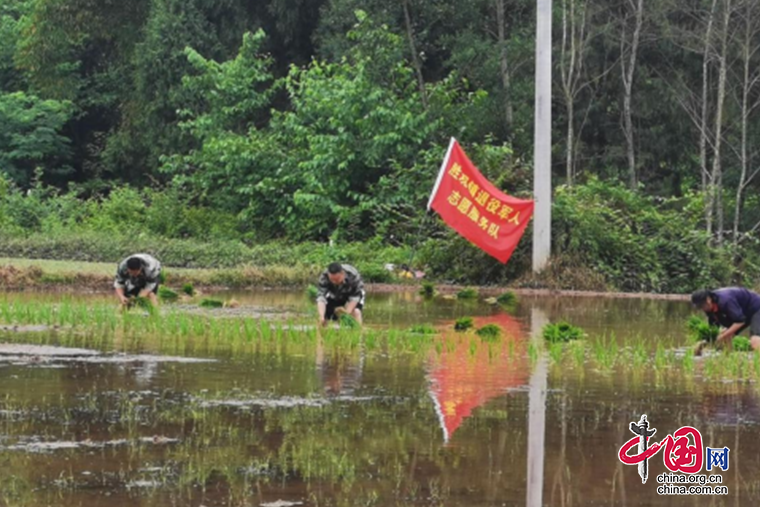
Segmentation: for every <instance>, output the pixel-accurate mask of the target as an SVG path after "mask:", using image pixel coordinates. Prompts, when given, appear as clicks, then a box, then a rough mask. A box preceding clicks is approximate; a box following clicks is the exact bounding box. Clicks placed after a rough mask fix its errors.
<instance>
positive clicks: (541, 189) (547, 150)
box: [533, 0, 552, 273]
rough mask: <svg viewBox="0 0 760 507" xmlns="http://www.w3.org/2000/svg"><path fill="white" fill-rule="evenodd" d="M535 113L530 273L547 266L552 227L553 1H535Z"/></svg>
mask: <svg viewBox="0 0 760 507" xmlns="http://www.w3.org/2000/svg"><path fill="white" fill-rule="evenodd" d="M536 17H537V21H538V22H537V26H536V104H535V107H536V111H535V131H534V145H533V150H534V152H533V198H534V199H535V203H536V204H535V209H534V211H533V272H534V273H538V272H539V271H541V270H543V269H544V268H545V267H546V264H547V262H548V261H549V256H550V254H551V240H552V236H551V227H552V172H551V171H552V168H551V163H552V154H551V150H552V0H536Z"/></svg>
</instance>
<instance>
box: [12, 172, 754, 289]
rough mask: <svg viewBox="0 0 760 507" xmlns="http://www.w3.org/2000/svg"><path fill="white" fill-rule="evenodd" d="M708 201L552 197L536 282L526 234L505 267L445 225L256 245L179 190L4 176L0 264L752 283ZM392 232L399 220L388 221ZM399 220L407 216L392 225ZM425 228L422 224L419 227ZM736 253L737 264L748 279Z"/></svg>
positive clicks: (629, 285)
mask: <svg viewBox="0 0 760 507" xmlns="http://www.w3.org/2000/svg"><path fill="white" fill-rule="evenodd" d="M701 203H702V198H701V197H700V196H699V195H687V196H685V197H683V198H680V199H669V200H664V201H661V202H657V201H655V199H654V198H651V197H647V196H643V195H641V194H638V193H635V192H631V191H630V190H627V189H625V188H623V187H619V186H615V185H610V184H606V183H603V182H600V181H598V180H593V179H592V180H590V181H589V182H588V183H587V184H585V185H577V186H575V187H572V188H567V187H559V188H557V189H556V193H555V201H554V221H553V232H554V238H553V248H554V256H553V262H552V265H551V266H550V268H549V269H548V270H547V271H546V272H545V273H544V274H543V275H542V276H541V277H537V278H536V277H531V276H528V275H527V273H529V271H530V247H531V234H530V230H528V231H527V233H526V235H525V237H524V238H523V240H522V241H521V242H520V245H519V246H518V248H517V250H516V251H515V253H514V255H513V258H512V260H511V261H510V262H509V264H507V265H506V266H504V265H502V264H500V263H498V262H497V261H495V260H494V259H492V258H491V257H489V256H488V255H486V254H485V253H483V252H482V251H480V250H478V249H477V248H475V247H474V246H472V245H471V244H469V242H467V241H466V240H464V239H462V238H460V237H458V236H457V235H456V234H455V233H453V232H451V231H448V230H446V229H445V227H443V226H442V224H441V221H440V220H439V219H438V218H431V217H428V218H423V217H424V206H420V209H418V210H414V212H415V213H416V215H415V216H416V218H415V220H417V222H418V223H421V224H422V227H419V228H417V231H415V232H414V233H412V234H409V235H400V237H399V238H397V240H395V241H391V240H390V239H389V238H388V236H385V235H383V237H381V236H377V237H375V238H374V239H369V240H367V241H363V242H352V243H344V242H336V243H334V244H333V246H331V244H330V243H325V242H302V243H293V242H288V241H286V240H280V241H268V242H264V243H257V242H256V238H257V231H256V229H255V223H253V224H251V223H246V221H245V219H244V218H241V216H236V215H233V214H231V213H225V212H222V211H214V210H210V209H207V208H203V207H197V206H193V205H191V203H190V202H188V200H187V199H186V198H184V197H182V196H181V194H180V193H179V192H177V191H176V190H174V189H172V188H170V189H168V190H163V191H158V190H151V189H148V190H144V191H137V190H134V189H131V188H127V187H122V188H117V189H115V190H114V191H112V192H111V193H110V195H109V196H108V197H107V198H102V199H95V198H92V199H79V198H77V197H76V196H75V195H74V194H72V193H69V194H65V195H58V194H56V193H55V192H53V191H52V190H50V189H49V188H48V187H45V186H43V185H40V184H38V185H36V186H35V187H34V188H33V189H31V190H30V191H28V192H21V191H20V190H18V189H16V188H15V187H14V186H13V185H12V184H10V183H9V182H7V181H5V180H2V179H0V231H1V232H0V256H2V257H26V258H42V259H60V260H85V261H102V262H116V261H118V260H119V259H121V258H122V257H124V256H125V255H127V254H129V253H133V252H137V251H143V252H148V253H152V254H154V255H156V256H157V257H158V258H160V259H161V260H162V261H163V262H164V263H165V264H166V265H168V266H175V267H191V268H233V267H238V266H244V265H250V266H253V267H257V266H290V267H298V266H302V267H304V269H305V270H308V271H315V270H317V269H319V268H321V267H323V266H325V265H326V264H328V263H329V262H332V261H333V260H341V261H344V262H350V263H352V264H354V265H356V266H357V267H358V268H359V269H360V270H361V271H362V272H363V274H364V275H365V278H366V279H367V280H369V281H375V282H387V281H391V279H392V277H391V274H390V273H389V272H388V271H387V270H386V269H385V268H384V265H385V264H386V263H393V264H397V265H399V264H413V265H415V266H416V267H424V269H425V270H426V272H427V273H428V276H429V277H431V278H433V279H436V280H440V281H446V282H456V283H461V284H477V285H493V284H508V283H516V284H518V285H523V286H530V287H550V288H566V289H587V290H589V289H590V290H621V291H649V292H673V293H686V292H690V291H692V290H694V289H695V288H697V287H714V286H718V285H724V284H728V283H731V282H733V281H736V282H740V283H745V284H749V285H752V284H753V283H754V282H756V281H757V280H758V273H759V272H760V271H759V270H758V265H759V264H760V259H759V258H758V257H759V256H758V253H757V251H756V250H755V249H754V248H752V243H747V244H746V245H745V246H743V247H741V249H740V250H738V251H733V250H732V249H731V248H729V247H718V246H711V245H710V244H709V241H708V236H707V235H706V234H705V233H703V232H701V231H702V230H703V228H702V227H701V224H700V220H701V217H702V210H701V206H702V204H701ZM386 220H387V227H388V228H389V230H393V229H394V225H395V224H397V225H399V227H404V226H405V224H403V223H401V224H399V222H394V221H392V219H391V218H390V217H386ZM397 220H399V221H401V219H397ZM420 221H422V222H420ZM732 255H737V256H739V257H740V258H741V259H742V264H741V266H742V269H741V271H739V270H735V269H734V268H733V267H732Z"/></svg>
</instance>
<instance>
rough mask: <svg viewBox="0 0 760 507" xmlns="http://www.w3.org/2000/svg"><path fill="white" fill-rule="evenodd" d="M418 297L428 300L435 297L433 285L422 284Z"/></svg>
mask: <svg viewBox="0 0 760 507" xmlns="http://www.w3.org/2000/svg"><path fill="white" fill-rule="evenodd" d="M420 295H421V296H423V297H425V298H427V299H430V298H432V297H434V296H435V285H434V284H433V283H432V282H422V287H421V288H420Z"/></svg>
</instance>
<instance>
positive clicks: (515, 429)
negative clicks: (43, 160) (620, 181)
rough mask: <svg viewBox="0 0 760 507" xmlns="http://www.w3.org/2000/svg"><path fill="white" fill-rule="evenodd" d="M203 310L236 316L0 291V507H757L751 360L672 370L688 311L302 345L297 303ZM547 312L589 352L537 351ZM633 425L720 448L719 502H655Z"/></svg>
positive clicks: (603, 312)
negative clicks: (629, 453)
mask: <svg viewBox="0 0 760 507" xmlns="http://www.w3.org/2000/svg"><path fill="white" fill-rule="evenodd" d="M217 296H218V297H220V298H222V299H233V298H234V299H235V300H237V301H238V302H239V303H240V306H239V307H238V308H225V309H219V310H209V311H205V310H204V311H201V310H199V309H197V308H195V307H194V306H193V304H192V302H188V303H182V304H180V305H175V306H169V305H167V306H165V307H163V308H162V310H161V313H160V315H158V316H148V315H146V314H143V313H141V312H139V311H134V312H131V313H129V314H126V315H121V314H119V313H118V312H116V310H115V306H114V305H113V304H112V302H111V301H110V300H109V299H107V298H105V297H103V296H86V297H76V298H73V297H71V296H64V295H29V294H4V295H0V326H2V327H0V386H2V388H1V389H0V505H2V506H61V505H65V506H67V507H74V506H98V507H99V506H109V507H126V506H193V507H197V506H207V507H211V506H259V505H263V506H272V507H274V506H277V507H286V506H293V505H304V506H329V505H335V506H373V505H376V506H401V505H409V506H494V507H496V506H512V505H515V506H518V505H519V506H523V505H528V506H530V507H534V506H539V505H551V506H555V505H556V506H573V505H579V506H586V505H616V506H649V505H667V506H680V505H689V506H693V505H696V506H719V505H726V506H737V505H741V506H743V505H758V503H760V452H758V451H760V438H758V437H760V389H758V385H757V383H756V380H757V379H758V378H760V361H758V359H756V357H755V356H754V355H752V354H741V353H735V354H728V355H727V354H714V355H709V356H708V357H706V358H694V357H692V356H691V354H690V353H689V351H688V350H689V349H688V347H686V345H687V340H686V336H685V331H684V321H685V319H686V318H687V317H688V315H689V313H690V309H689V306H688V304H687V303H684V302H677V301H652V300H634V299H620V300H616V299H601V298H600V299H589V298H546V297H543V298H522V299H521V300H520V302H519V304H518V305H517V306H516V307H515V308H513V309H511V310H509V311H506V310H502V309H500V308H497V307H492V306H489V305H486V304H484V303H483V302H479V303H478V302H469V303H468V302H457V301H447V300H442V299H436V300H433V301H425V300H423V299H421V298H420V297H419V296H417V295H416V294H412V293H407V294H404V293H402V294H381V295H373V296H371V297H369V298H368V304H367V308H366V321H367V324H368V325H367V327H366V328H365V329H364V330H363V331H357V330H336V329H332V328H331V329H326V330H319V331H318V330H316V329H315V328H314V327H313V325H312V324H313V321H314V313H313V309H312V308H311V303H310V302H309V301H308V300H306V298H305V297H304V295H303V294H301V293H287V292H278V291H268V292H260V293H234V294H233V293H228V294H219V295H217ZM465 315H471V316H475V324H476V327H481V326H483V325H485V324H488V323H495V324H497V325H499V326H500V327H501V329H502V330H503V333H502V336H501V337H499V338H481V337H480V336H478V335H476V334H474V333H455V332H453V331H452V327H453V321H454V319H456V318H457V317H461V316H465ZM563 319H564V320H567V321H569V322H571V323H573V324H575V325H578V326H581V327H583V328H584V329H585V330H586V331H587V333H588V338H587V339H586V340H585V341H584V342H583V343H574V344H570V345H551V346H546V345H544V344H543V343H542V340H541V339H540V330H541V329H542V327H543V326H544V324H546V323H547V322H557V321H559V320H563ZM418 324H432V325H433V326H435V327H436V329H437V330H438V333H437V334H421V333H412V332H410V331H409V329H410V328H411V327H412V326H414V325H418ZM644 413H646V414H647V415H648V417H649V421H650V423H651V426H652V427H655V428H657V435H656V437H654V438H655V440H657V441H659V440H660V439H661V438H664V437H665V436H666V435H667V434H669V433H673V432H675V431H676V430H677V429H678V428H680V427H681V426H687V425H689V426H693V427H695V428H697V429H699V430H700V432H701V434H702V437H703V439H704V445H707V446H710V447H713V448H718V447H719V448H723V447H724V446H725V447H729V448H730V466H729V468H728V470H727V471H721V470H717V472H716V470H715V469H713V471H712V472H709V473H710V474H716V473H717V474H718V475H721V476H722V479H723V485H725V486H727V488H728V493H729V494H728V495H724V496H660V495H658V494H657V487H658V484H657V481H656V477H657V476H658V475H659V474H661V473H663V472H665V471H666V468H665V466H664V464H663V459H662V452H660V454H658V455H656V456H655V457H653V458H652V459H651V460H650V461H649V469H650V470H649V479H648V481H647V483H646V484H642V482H641V478H640V477H639V475H638V471H637V468H636V467H635V466H627V465H623V464H622V463H621V462H620V461H619V459H618V457H617V454H618V450H619V449H620V447H621V446H622V445H623V444H624V443H625V442H626V441H628V440H629V439H631V438H632V437H633V434H632V433H631V431H630V430H629V428H628V426H629V424H630V423H631V422H632V421H638V420H639V418H640V416H641V414H644ZM702 473H705V472H704V471H703V472H702Z"/></svg>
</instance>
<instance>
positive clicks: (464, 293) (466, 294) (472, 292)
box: [457, 288, 478, 301]
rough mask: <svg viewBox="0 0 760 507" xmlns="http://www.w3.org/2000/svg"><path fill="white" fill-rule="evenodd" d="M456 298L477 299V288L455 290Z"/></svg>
mask: <svg viewBox="0 0 760 507" xmlns="http://www.w3.org/2000/svg"><path fill="white" fill-rule="evenodd" d="M457 299H461V300H466V301H471V300H473V299H478V290H477V289H473V288H467V289H462V290H460V291H459V292H457Z"/></svg>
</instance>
